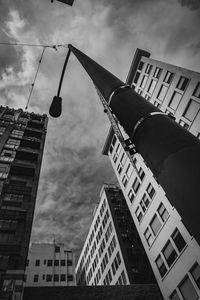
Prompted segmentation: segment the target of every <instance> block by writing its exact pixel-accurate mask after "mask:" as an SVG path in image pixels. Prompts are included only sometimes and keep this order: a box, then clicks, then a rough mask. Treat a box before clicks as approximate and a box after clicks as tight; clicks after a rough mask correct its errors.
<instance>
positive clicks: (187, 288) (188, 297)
mask: <svg viewBox="0 0 200 300" xmlns="http://www.w3.org/2000/svg"><path fill="white" fill-rule="evenodd" d="M179 290H180V292H181V295H182V297H183V299H184V300H197V299H198V295H197V292H196V290H195V288H194V286H193V284H192V282H191V281H190V279H189V277H188V276H186V277H185V279H184V280H183V282H182V283H181V284H180V285H179Z"/></svg>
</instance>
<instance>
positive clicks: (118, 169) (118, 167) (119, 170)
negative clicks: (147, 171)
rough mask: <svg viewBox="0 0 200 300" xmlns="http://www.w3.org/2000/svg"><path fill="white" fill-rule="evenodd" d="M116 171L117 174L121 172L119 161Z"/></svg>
mask: <svg viewBox="0 0 200 300" xmlns="http://www.w3.org/2000/svg"><path fill="white" fill-rule="evenodd" d="M117 172H118V173H119V174H121V172H122V166H121V163H119V165H118V166H117Z"/></svg>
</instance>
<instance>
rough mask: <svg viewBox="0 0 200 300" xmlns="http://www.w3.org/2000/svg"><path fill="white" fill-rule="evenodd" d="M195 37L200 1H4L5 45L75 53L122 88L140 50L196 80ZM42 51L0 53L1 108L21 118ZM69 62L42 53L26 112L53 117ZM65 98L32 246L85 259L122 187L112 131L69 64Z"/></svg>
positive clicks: (46, 160) (89, 87)
mask: <svg viewBox="0 0 200 300" xmlns="http://www.w3.org/2000/svg"><path fill="white" fill-rule="evenodd" d="M199 28H200V1H199V0H167V1H166V0H151V1H150V0H123V1H121V0H75V1H74V4H73V6H72V7H71V6H68V5H65V4H63V3H60V2H57V1H56V0H54V3H51V1H50V0H17V1H16V0H0V42H1V43H2V42H4V43H27V44H42V45H44V44H45V45H67V44H68V43H70V44H72V45H74V46H75V47H77V48H78V49H80V50H81V51H83V52H84V53H86V54H87V55H89V56H90V57H91V58H93V59H94V60H96V61H97V62H98V63H100V64H101V65H103V66H104V67H105V68H106V69H108V70H109V71H110V72H112V73H113V74H115V75H116V76H118V77H119V78H120V79H121V80H122V81H125V80H126V76H127V74H128V71H129V67H130V64H131V61H132V59H133V55H134V52H135V50H136V48H141V49H144V50H147V51H149V52H150V53H151V57H152V58H154V59H157V60H162V61H165V62H167V63H171V64H175V65H178V66H181V67H184V68H188V69H191V70H194V71H197V72H200V64H199V61H200V49H199V48H200V34H199ZM42 49H43V48H41V47H22V46H5V45H0V104H1V105H7V106H9V107H14V108H23V109H24V108H25V106H26V102H27V100H28V96H29V92H30V88H31V84H32V82H33V79H34V76H35V73H36V69H37V66H38V61H39V59H40V56H41V53H42ZM66 53H67V48H66V47H63V46H62V47H61V46H60V47H57V50H55V49H53V48H46V49H45V52H44V56H43V59H42V62H41V65H40V69H39V72H38V76H37V79H36V82H35V86H34V89H33V93H32V95H31V99H30V103H29V108H28V111H30V112H35V113H40V114H47V115H48V110H49V106H50V103H51V101H52V98H53V96H54V95H56V93H57V88H58V83H59V79H60V74H61V71H62V67H63V63H64V60H65V56H66ZM61 96H62V98H63V112H62V115H61V117H60V118H58V119H53V118H51V117H49V122H48V130H47V137H46V144H45V150H44V156H43V163H42V170H41V175H40V183H39V189H38V196H37V203H36V209H35V217H34V223H33V229H32V236H31V240H32V242H52V241H53V239H54V238H55V239H56V241H58V242H64V243H66V244H67V245H68V247H69V248H71V249H81V248H82V246H83V243H84V240H85V238H86V235H87V233H88V230H89V226H90V224H91V222H92V218H93V215H92V214H93V211H94V209H95V206H96V204H97V202H98V201H99V193H100V190H101V187H102V185H103V183H104V182H107V183H116V179H115V175H114V172H113V170H112V168H111V165H110V162H109V159H108V157H106V156H103V155H102V154H101V152H102V149H103V146H104V143H105V140H106V136H107V133H108V130H109V126H110V125H109V121H108V120H107V117H106V114H104V113H103V107H102V105H101V103H100V101H99V99H98V96H97V94H96V91H95V88H94V86H93V84H92V82H91V80H90V78H89V77H88V75H87V74H86V72H85V70H84V69H83V68H82V66H81V65H80V63H79V62H78V61H77V59H76V58H75V57H73V55H71V57H70V60H69V64H68V67H67V69H66V74H65V77H64V81H63V86H62V90H61Z"/></svg>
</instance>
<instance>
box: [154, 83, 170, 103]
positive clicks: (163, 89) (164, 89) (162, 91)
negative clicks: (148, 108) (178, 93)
mask: <svg viewBox="0 0 200 300" xmlns="http://www.w3.org/2000/svg"><path fill="white" fill-rule="evenodd" d="M167 90H168V87H166V86H165V85H162V86H161V88H160V91H159V93H158V97H157V98H158V99H159V100H161V101H163V99H164V98H165V95H166V93H167Z"/></svg>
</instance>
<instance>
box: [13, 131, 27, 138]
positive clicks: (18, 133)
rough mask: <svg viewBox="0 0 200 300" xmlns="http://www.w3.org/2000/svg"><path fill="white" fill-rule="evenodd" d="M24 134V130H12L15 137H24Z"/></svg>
mask: <svg viewBox="0 0 200 300" xmlns="http://www.w3.org/2000/svg"><path fill="white" fill-rule="evenodd" d="M23 134H24V131H22V130H16V129H14V130H12V133H11V136H12V137H15V138H22V136H23Z"/></svg>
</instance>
